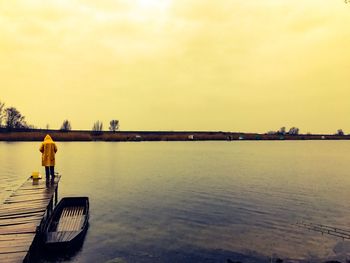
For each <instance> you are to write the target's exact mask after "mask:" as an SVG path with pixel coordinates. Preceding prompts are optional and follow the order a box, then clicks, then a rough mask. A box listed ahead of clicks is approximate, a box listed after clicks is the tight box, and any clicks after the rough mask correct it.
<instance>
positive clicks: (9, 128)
mask: <svg viewBox="0 0 350 263" xmlns="http://www.w3.org/2000/svg"><path fill="white" fill-rule="evenodd" d="M119 128H120V125H119V120H116V119H114V120H111V121H110V123H109V128H108V130H109V131H110V132H113V133H115V132H117V131H119ZM24 131H27V132H36V131H37V132H43V131H46V132H57V131H59V132H91V133H92V135H101V134H102V133H105V132H106V131H104V130H103V123H102V121H99V120H98V121H96V122H94V124H93V126H92V129H91V130H89V131H88V130H73V129H72V125H71V122H70V121H69V120H67V119H66V120H64V121H63V122H62V125H61V127H60V129H50V127H49V125H48V124H47V125H46V128H45V129H42V128H37V127H35V126H34V125H30V124H27V122H26V120H25V116H23V115H22V114H21V113H20V111H19V110H17V109H16V108H15V107H12V106H11V107H5V103H3V102H2V101H1V100H0V132H1V133H4V132H24ZM131 133H132V132H131ZM153 133H158V134H159V133H162V132H156V131H154V132H153ZM170 133H174V134H175V133H178V134H180V133H181V132H170ZM185 133H186V134H187V133H205V132H185ZM207 133H208V132H207ZM209 133H210V132H209ZM217 133H222V132H217ZM226 134H256V135H270V136H272V135H274V136H298V135H299V136H301V135H303V136H305V135H306V136H310V135H313V134H312V133H310V132H308V133H306V134H300V133H299V128H297V127H291V128H290V129H289V130H288V131H287V129H286V127H281V128H280V129H278V130H276V131H273V130H272V131H268V132H266V133H263V134H259V133H238V132H234V133H232V132H226ZM333 135H335V136H344V135H345V133H344V132H343V130H342V129H338V130H337V131H336V133H334V134H333ZM239 138H242V137H239ZM280 138H281V137H280ZM228 139H230V137H228Z"/></svg>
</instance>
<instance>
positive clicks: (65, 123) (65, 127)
mask: <svg viewBox="0 0 350 263" xmlns="http://www.w3.org/2000/svg"><path fill="white" fill-rule="evenodd" d="M71 129H72V126H71V124H70V122H69V120H64V121H63V123H62V126H61V129H60V130H61V131H70V130H71Z"/></svg>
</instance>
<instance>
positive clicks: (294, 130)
mask: <svg viewBox="0 0 350 263" xmlns="http://www.w3.org/2000/svg"><path fill="white" fill-rule="evenodd" d="M288 134H289V135H298V134H299V128H297V127H292V128H290V129H289V132H288Z"/></svg>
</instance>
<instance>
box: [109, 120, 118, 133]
mask: <svg viewBox="0 0 350 263" xmlns="http://www.w3.org/2000/svg"><path fill="white" fill-rule="evenodd" d="M109 130H110V131H112V132H115V131H117V130H119V121H118V120H111V121H110V122H109Z"/></svg>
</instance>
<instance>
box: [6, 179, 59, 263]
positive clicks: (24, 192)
mask: <svg viewBox="0 0 350 263" xmlns="http://www.w3.org/2000/svg"><path fill="white" fill-rule="evenodd" d="M59 180H60V176H56V177H55V181H54V183H49V184H47V183H46V180H45V179H40V180H32V179H31V178H28V179H27V181H26V182H25V183H24V184H23V185H21V186H20V187H19V188H18V189H17V190H15V191H14V192H13V193H12V194H11V195H10V196H9V197H8V198H7V199H6V200H5V201H4V203H3V204H0V262H1V263H19V262H27V261H29V260H30V252H31V249H32V247H33V244H34V243H35V242H34V240H35V237H36V236H37V232H38V230H39V228H40V227H41V226H42V223H43V222H44V221H45V219H46V218H47V216H48V215H49V214H50V213H51V212H52V209H53V206H54V204H57V189H58V182H59Z"/></svg>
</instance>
